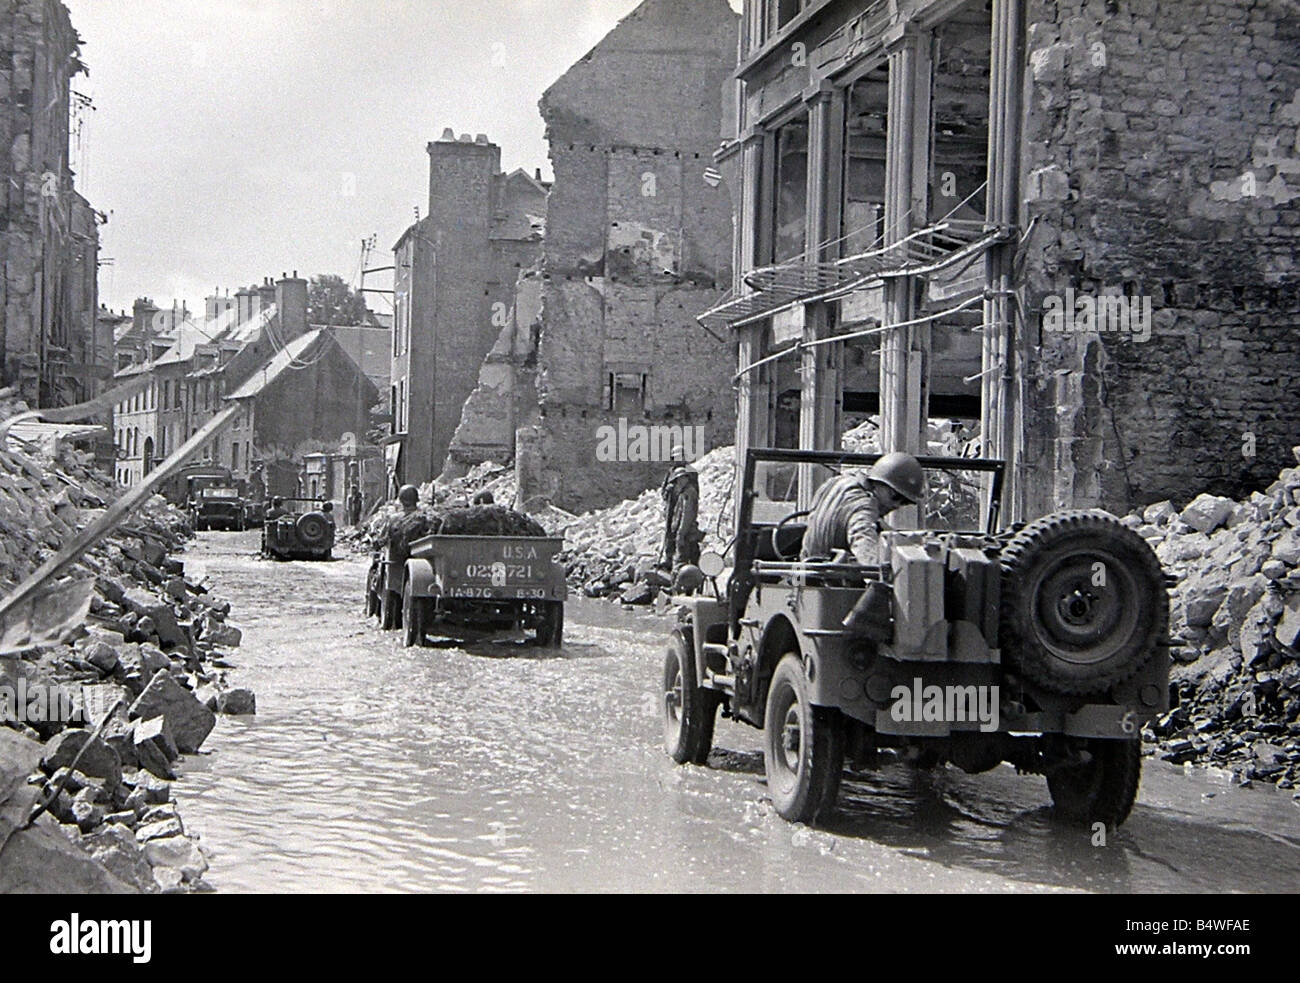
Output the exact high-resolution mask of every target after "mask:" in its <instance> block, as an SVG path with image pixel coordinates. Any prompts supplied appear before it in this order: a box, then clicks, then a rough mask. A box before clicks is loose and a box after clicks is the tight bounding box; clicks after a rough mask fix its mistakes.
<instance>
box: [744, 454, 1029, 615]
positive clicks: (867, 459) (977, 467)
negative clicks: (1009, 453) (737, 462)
mask: <svg viewBox="0 0 1300 983" xmlns="http://www.w3.org/2000/svg"><path fill="white" fill-rule="evenodd" d="M882 457H884V455H883V454H862V453H854V452H850V451H812V450H798V449H796V448H785V447H751V448H748V449H747V450H746V451H745V467H744V472H743V474H742V475H741V486H740V487H741V494H740V499H739V502H738V508H737V515H736V524H735V531H736V535H735V540H734V542H735V559H734V573H733V576H732V578H731V583H730V584H729V585H728V591H729V593H730V596H731V618H732V622H733V626H734V624H735V623H736V621H737V619H738V618H739V617H740V613H741V612H740V611H739V610H738V608H739V607H740V606H743V599H744V598H745V597H746V596H748V593H749V587H750V586H751V585H752V581H753V577H754V573H753V567H754V544H755V537H754V536H753V535H751V534H750V531H751V529H752V527H753V524H754V500H755V498H756V496H757V492H756V491H755V484H756V479H757V475H758V467H759V465H760V464H769V463H771V464H813V465H820V466H823V467H825V468H827V469H829V470H833V471H839V470H842V469H843V468H846V467H850V468H852V467H864V468H866V467H871V465H873V464H875V463H876V462H877V461H879V460H880V459H881V458H882ZM916 460H917V462H918V463H919V464H920V465H921V467H922V469H924V470H926V471H948V472H953V471H968V472H979V473H984V474H988V475H990V476H991V480H990V481H989V487H988V499H987V501H986V502H985V515H986V516H987V520H986V523H985V529H984V530H983V531H984V532H985V533H986V534H987V535H992V534H993V533H995V532H996V531H997V528H998V519H999V517H1000V514H1001V511H1002V489H1003V482H1004V478H1005V475H1006V462H1005V461H1002V460H999V459H996V458H987V457H941V456H933V455H918V456H917V458H916ZM943 531H944V532H950V531H952V530H943ZM971 532H973V533H978V532H979V530H971Z"/></svg>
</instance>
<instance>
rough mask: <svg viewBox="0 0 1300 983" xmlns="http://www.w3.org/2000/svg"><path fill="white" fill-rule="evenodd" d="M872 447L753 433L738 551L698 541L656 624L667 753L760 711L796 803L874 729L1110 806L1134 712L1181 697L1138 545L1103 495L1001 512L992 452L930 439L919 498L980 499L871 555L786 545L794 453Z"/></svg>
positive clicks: (1085, 805) (1125, 769) (1071, 804)
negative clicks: (705, 578) (671, 614)
mask: <svg viewBox="0 0 1300 983" xmlns="http://www.w3.org/2000/svg"><path fill="white" fill-rule="evenodd" d="M878 458H879V455H875V454H850V453H840V452H819V451H803V450H788V449H772V450H765V449H750V450H748V451H747V453H746V455H745V459H744V467H743V476H742V479H741V480H742V488H741V495H740V498H739V500H738V501H739V507H738V512H739V514H738V516H737V522H736V529H737V533H736V537H735V540H734V544H733V546H732V556H731V566H730V568H729V569H727V568H724V561H723V559H722V558H721V557H719V556H717V555H716V554H712V555H706V556H705V557H703V558H702V560H701V565H702V568H703V569H704V570H705V572H706V574H708V575H710V576H711V577H712V578H713V584H714V595H713V596H712V597H709V596H707V595H706V596H702V597H692V598H682V599H681V600H682V606H681V608H680V609H679V611H680V624H679V625H678V627H677V628H676V630H675V631H673V633H672V636H671V639H670V641H669V644H668V650H667V653H666V656H665V660H664V669H663V687H662V692H663V699H662V711H663V729H664V743H665V747H666V750H667V752H668V754H669V755H671V756H672V758H673V759H674V760H675V761H677V762H679V763H683V764H684V763H688V762H694V763H704V761H705V760H706V758H707V756H708V754H709V750H710V748H711V746H712V742H713V731H714V723H715V720H716V718H717V715H718V712H719V711H721V713H722V715H723V716H724V717H727V718H730V719H732V720H736V721H739V722H742V723H745V724H749V725H751V726H754V727H757V728H761V729H762V730H763V734H764V738H763V757H764V768H765V772H766V776H767V784H768V791H769V794H770V795H771V798H772V801H773V803H774V805H775V807H776V810H777V812H778V813H780V815H781V816H783V817H784V818H786V819H787V820H790V821H794V822H817V821H822V820H825V819H826V818H827V817H829V816H830V815H831V814H832V813H833V811H834V809H835V805H836V798H837V794H838V789H839V786H840V780H841V777H842V773H843V770H844V765H845V761H846V759H848V760H849V761H851V762H852V763H853V765H854V766H855V767H858V768H868V767H871V766H872V765H873V764H875V763H876V762H877V761H878V757H879V755H880V754H881V752H882V751H884V752H885V753H887V754H888V753H895V752H897V753H901V754H903V755H904V756H905V757H908V758H910V759H911V760H914V761H916V762H917V763H919V764H922V765H929V766H937V765H939V764H942V763H945V762H950V763H952V764H953V765H955V766H957V767H959V768H961V769H963V770H964V771H967V772H972V773H975V772H982V771H987V770H989V769H991V768H993V767H995V766H996V765H998V764H999V763H1000V762H1003V761H1006V762H1010V763H1011V764H1013V765H1014V766H1015V767H1016V768H1017V769H1018V770H1020V771H1022V772H1031V773H1036V774H1041V775H1044V776H1046V778H1047V786H1048V790H1049V791H1050V793H1051V797H1052V800H1053V803H1054V805H1055V810H1056V813H1057V814H1058V815H1059V816H1061V817H1063V818H1065V819H1068V820H1079V821H1087V822H1090V823H1092V822H1102V823H1105V824H1107V825H1110V826H1115V825H1118V824H1119V823H1121V822H1123V821H1124V819H1125V818H1126V817H1127V816H1128V814H1129V810H1130V809H1131V808H1132V805H1133V801H1134V798H1135V796H1136V793H1137V787H1138V780H1139V774H1140V771H1141V748H1140V738H1139V733H1140V731H1141V728H1142V726H1143V724H1144V723H1146V722H1147V721H1150V720H1152V719H1154V718H1156V717H1157V716H1159V715H1160V714H1162V713H1164V712H1165V711H1167V710H1168V709H1169V708H1170V706H1171V702H1176V695H1174V694H1173V693H1172V692H1171V688H1170V685H1169V650H1170V645H1171V640H1170V638H1169V637H1168V633H1167V632H1168V623H1169V598H1168V590H1167V588H1168V586H1169V584H1168V582H1167V580H1166V577H1165V574H1164V573H1163V572H1162V570H1161V567H1160V564H1159V561H1158V560H1157V559H1156V556H1155V554H1154V553H1153V552H1152V550H1151V548H1150V547H1149V546H1148V545H1147V543H1146V541H1145V540H1143V539H1142V538H1141V537H1140V536H1138V535H1137V534H1136V533H1135V532H1133V531H1132V530H1130V529H1128V528H1127V527H1125V526H1123V525H1122V524H1121V523H1120V522H1119V521H1118V520H1117V519H1116V518H1115V517H1114V516H1111V515H1109V514H1107V513H1104V512H1100V511H1067V512H1058V513H1054V514H1051V515H1047V516H1044V517H1042V518H1040V519H1037V520H1035V521H1033V522H1030V523H1028V524H1027V525H1016V526H1012V527H1011V528H1009V529H1006V530H1003V531H999V529H998V513H999V510H1000V507H1001V494H1002V484H1003V470H1004V468H1003V463H1002V462H1001V461H994V460H982V459H968V458H947V457H923V458H920V459H919V460H920V463H921V465H922V467H923V468H924V470H925V475H926V479H927V487H928V492H927V495H928V497H929V498H931V499H934V500H942V501H943V502H944V503H945V504H946V505H948V504H951V503H953V502H962V501H964V502H965V503H966V504H967V505H969V504H970V503H971V502H974V504H975V506H976V507H975V508H974V509H971V508H969V507H968V508H966V509H964V510H963V509H956V510H951V509H949V510H948V514H947V521H943V522H940V523H938V524H939V525H941V526H943V528H933V527H932V528H896V529H891V530H887V531H885V532H884V534H883V539H882V562H881V563H880V564H879V565H877V566H864V565H861V564H858V563H857V562H856V561H854V560H853V559H852V558H851V557H845V556H836V557H833V558H831V559H829V560H803V559H800V548H801V545H802V540H803V534H804V531H805V524H804V523H803V522H802V521H801V520H802V519H803V518H804V516H805V515H806V513H805V512H800V511H798V510H796V509H795V507H794V504H793V502H791V501H789V500H787V499H788V498H789V497H791V496H790V494H789V492H790V489H791V488H792V487H793V483H794V481H793V477H794V475H795V474H796V473H797V471H798V470H799V469H820V470H821V472H822V473H823V474H826V475H829V474H833V473H835V472H838V471H840V470H841V469H843V468H848V467H869V466H870V465H871V464H873V463H874V462H875V461H876V460H878ZM981 500H982V508H980V507H979V505H980V503H981ZM927 511H928V512H929V513H930V514H929V515H927V516H926V518H927V520H928V521H931V524H932V525H933V522H932V520H933V519H934V518H935V510H934V509H930V510H927ZM940 511H941V512H942V511H943V510H940ZM980 513H982V514H983V515H984V516H985V517H986V519H985V521H984V523H983V524H982V525H981V524H980V522H979V519H978V516H979V514H980ZM896 524H897V523H896ZM905 524H906V523H905ZM910 525H913V526H920V525H922V522H921V521H920V520H919V519H913V520H912V522H911V523H910ZM866 609H874V611H875V617H874V620H873V619H872V618H871V617H868V618H867V619H866V620H865V622H863V621H862V620H861V618H860V617H859V616H860V615H861V614H862V612H863V611H864V610H866ZM886 749H893V751H892V752H891V751H886Z"/></svg>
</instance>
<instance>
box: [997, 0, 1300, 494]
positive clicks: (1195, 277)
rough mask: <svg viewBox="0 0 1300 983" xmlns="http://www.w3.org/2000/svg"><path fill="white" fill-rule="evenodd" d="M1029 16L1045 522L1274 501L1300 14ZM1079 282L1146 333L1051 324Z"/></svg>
mask: <svg viewBox="0 0 1300 983" xmlns="http://www.w3.org/2000/svg"><path fill="white" fill-rule="evenodd" d="M1028 6H1029V24H1030V27H1029V34H1028V49H1029V50H1028V57H1029V71H1028V80H1027V84H1026V89H1025V91H1026V96H1027V105H1026V109H1025V129H1024V168H1023V173H1024V193H1025V199H1026V215H1025V216H1024V221H1026V222H1027V221H1029V220H1031V219H1033V218H1037V219H1038V224H1037V226H1036V228H1035V230H1034V237H1033V239H1032V240H1031V244H1030V248H1029V249H1028V250H1027V264H1026V274H1027V275H1026V283H1025V290H1024V297H1025V300H1026V301H1027V308H1028V310H1029V311H1030V318H1029V338H1028V341H1029V344H1030V356H1031V361H1030V365H1029V371H1028V372H1027V373H1026V374H1025V378H1024V384H1025V387H1026V389H1025V394H1026V409H1027V416H1026V424H1025V426H1026V432H1027V442H1028V443H1027V450H1028V457H1029V460H1030V463H1031V468H1030V471H1029V473H1028V476H1027V480H1026V482H1025V484H1026V487H1027V488H1028V489H1029V490H1030V492H1031V500H1030V502H1029V503H1028V511H1029V514H1031V515H1032V514H1036V513H1038V512H1043V511H1046V510H1048V509H1050V508H1053V507H1056V506H1060V505H1067V504H1073V505H1079V506H1087V505H1094V504H1100V505H1104V506H1106V507H1108V508H1111V509H1116V510H1117V509H1121V508H1123V507H1126V506H1128V505H1130V504H1138V503H1146V502H1152V501H1156V500H1159V499H1161V498H1166V497H1168V498H1172V499H1174V500H1175V501H1179V502H1182V501H1185V500H1187V499H1188V498H1190V497H1192V496H1193V495H1195V494H1196V493H1198V492H1199V491H1202V490H1206V489H1208V490H1210V491H1214V492H1218V493H1222V494H1232V495H1237V494H1241V493H1244V492H1246V491H1248V490H1250V489H1258V488H1261V487H1263V486H1264V485H1266V484H1268V483H1269V482H1270V481H1271V480H1273V478H1275V477H1276V474H1277V472H1278V470H1279V468H1280V467H1282V466H1285V465H1287V464H1292V465H1293V464H1294V458H1293V457H1292V455H1291V451H1290V448H1291V447H1292V446H1293V445H1295V444H1298V443H1300V426H1297V422H1296V421H1297V416H1296V411H1295V407H1296V406H1297V405H1298V404H1300V332H1298V331H1297V327H1298V326H1300V258H1298V254H1300V239H1298V237H1300V130H1298V128H1300V59H1297V58H1296V52H1297V51H1298V50H1300V13H1298V12H1297V6H1296V5H1295V3H1294V2H1292V0H1261V2H1255V3H1246V2H1240V0H1238V2H1206V0H1178V2H1176V3H1173V2H1168V0H1159V2H1157V0H1123V2H1121V3H1120V4H1118V5H1116V6H1117V12H1116V13H1114V14H1109V13H1107V4H1106V3H1105V2H1103V0H1031V2H1030V3H1029V5H1028ZM1022 226H1023V223H1022ZM1067 287H1072V288H1074V289H1075V290H1077V291H1079V292H1099V293H1107V292H1122V293H1126V294H1131V295H1133V296H1135V297H1137V298H1144V297H1146V298H1150V300H1151V304H1152V310H1153V324H1152V334H1151V337H1150V339H1149V340H1147V341H1139V340H1136V336H1134V335H1133V334H1131V333H1130V334H1128V335H1124V334H1123V333H1117V332H1095V333H1093V334H1090V335H1081V334H1064V333H1059V332H1057V333H1053V332H1043V330H1042V327H1041V322H1040V315H1039V312H1040V311H1041V310H1042V306H1043V304H1044V301H1045V299H1046V298H1047V297H1049V296H1051V295H1060V294H1062V293H1063V292H1064V290H1065V289H1066V288H1067Z"/></svg>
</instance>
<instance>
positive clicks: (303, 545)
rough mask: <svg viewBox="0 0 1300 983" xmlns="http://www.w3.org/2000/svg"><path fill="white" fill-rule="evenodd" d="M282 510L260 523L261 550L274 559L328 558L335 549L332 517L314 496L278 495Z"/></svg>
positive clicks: (269, 515)
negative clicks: (284, 496)
mask: <svg viewBox="0 0 1300 983" xmlns="http://www.w3.org/2000/svg"><path fill="white" fill-rule="evenodd" d="M279 501H280V502H281V503H282V507H281V512H280V514H278V515H275V514H272V513H271V512H268V513H267V515H266V518H265V519H264V520H263V523H262V552H263V554H265V555H266V556H269V557H271V558H272V559H276V560H328V559H330V558H331V556H332V555H333V550H334V532H335V529H334V517H333V516H332V515H330V513H329V512H328V511H326V510H325V509H324V507H323V503H322V502H320V501H319V500H317V499H314V498H281V499H279Z"/></svg>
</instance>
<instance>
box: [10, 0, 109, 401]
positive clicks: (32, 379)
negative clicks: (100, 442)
mask: <svg viewBox="0 0 1300 983" xmlns="http://www.w3.org/2000/svg"><path fill="white" fill-rule="evenodd" d="M80 44H81V39H80V38H79V37H78V36H77V32H76V30H75V29H74V28H73V26H72V22H71V20H70V19H69V16H68V10H67V8H66V7H65V6H64V5H63V4H62V3H60V2H58V0H15V2H10V3H5V4H3V5H0V189H2V190H0V359H2V360H3V361H2V363H0V385H6V386H8V385H15V386H17V387H18V390H19V393H20V395H21V396H22V398H23V399H24V400H26V401H27V402H28V403H29V404H30V405H32V406H38V405H39V406H66V405H70V404H72V403H77V402H81V401H83V400H85V399H89V398H91V397H93V396H94V395H96V394H97V392H98V390H99V387H100V386H101V385H102V382H103V380H104V379H106V378H107V377H108V376H110V375H111V368H112V367H111V364H109V363H107V362H101V361H99V358H100V357H101V355H104V354H107V353H103V352H101V351H100V350H99V348H98V347H97V346H96V344H95V318H96V314H97V310H98V288H97V275H98V264H99V223H100V221H101V220H102V216H101V215H100V214H98V213H97V212H95V211H94V210H93V209H92V208H91V207H90V205H89V203H88V202H87V201H86V199H85V198H83V197H82V196H81V195H80V194H78V193H77V190H76V188H75V187H74V186H73V176H74V175H73V171H72V166H71V163H70V157H69V150H70V128H71V127H73V126H74V125H75V123H76V120H77V118H78V116H79V115H80V114H82V113H84V112H85V111H86V110H87V107H88V106H89V101H88V100H86V99H85V98H84V97H83V96H79V95H77V94H76V93H74V92H72V90H71V88H70V82H71V80H72V79H73V78H74V77H75V76H76V75H78V74H80V73H81V72H83V71H84V70H85V66H84V65H83V64H82V62H81V60H80V54H79V49H80Z"/></svg>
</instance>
